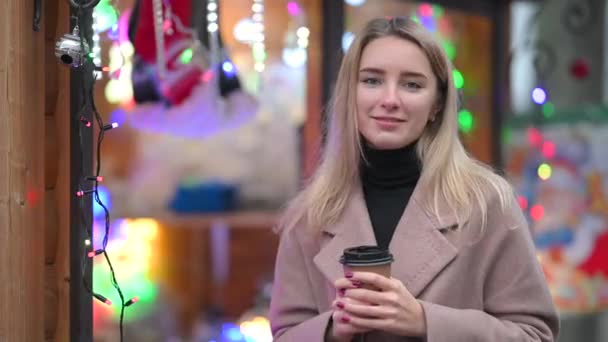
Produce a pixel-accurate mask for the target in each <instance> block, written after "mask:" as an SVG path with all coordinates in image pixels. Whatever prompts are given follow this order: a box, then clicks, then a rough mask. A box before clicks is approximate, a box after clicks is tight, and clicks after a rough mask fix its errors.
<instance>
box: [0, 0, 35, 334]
mask: <svg viewBox="0 0 608 342" xmlns="http://www.w3.org/2000/svg"><path fill="white" fill-rule="evenodd" d="M33 6H34V1H24V0H2V1H0V13H2V15H3V20H0V341H44V328H43V315H44V306H43V303H44V300H43V293H44V229H43V227H44V225H43V218H44V201H43V199H44V167H43V165H44V121H45V120H44V77H45V76H44V51H43V47H44V32H43V31H40V32H34V31H33V28H32V24H33V11H34V8H33Z"/></svg>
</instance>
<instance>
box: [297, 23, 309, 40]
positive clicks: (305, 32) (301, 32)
mask: <svg viewBox="0 0 608 342" xmlns="http://www.w3.org/2000/svg"><path fill="white" fill-rule="evenodd" d="M296 35H297V36H298V37H299V38H308V36H310V30H309V29H308V27H306V26H302V27H300V28H298V30H297V31H296Z"/></svg>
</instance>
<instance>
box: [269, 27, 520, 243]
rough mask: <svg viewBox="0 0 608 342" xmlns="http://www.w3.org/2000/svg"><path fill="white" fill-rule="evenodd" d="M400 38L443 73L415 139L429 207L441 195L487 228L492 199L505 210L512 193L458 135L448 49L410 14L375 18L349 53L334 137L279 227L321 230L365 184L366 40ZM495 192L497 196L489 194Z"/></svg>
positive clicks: (334, 110) (338, 90) (463, 217)
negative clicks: (359, 114) (361, 83)
mask: <svg viewBox="0 0 608 342" xmlns="http://www.w3.org/2000/svg"><path fill="white" fill-rule="evenodd" d="M387 36H392V37H399V38H402V39H406V40H408V41H411V42H414V43H415V44H417V45H418V46H419V47H420V48H421V49H422V50H423V51H424V53H425V54H426V56H427V58H428V59H429V62H430V64H431V67H432V70H433V73H434V74H435V76H436V77H437V81H438V82H437V83H438V87H439V89H438V94H439V98H438V101H440V104H441V107H440V111H439V112H438V113H437V116H436V118H435V120H434V121H433V122H429V124H428V125H427V127H425V129H424V132H423V133H422V136H421V137H420V139H419V140H418V143H417V154H418V157H419V159H420V161H421V165H422V172H421V176H420V179H419V181H418V182H419V183H418V186H423V187H425V188H426V189H429V190H430V191H431V196H430V199H431V201H430V202H432V203H423V205H424V207H425V209H427V210H429V212H431V213H435V214H436V215H438V210H439V208H438V203H439V199H440V198H443V199H444V200H445V202H447V203H448V204H449V205H450V209H451V210H452V211H453V212H454V213H455V215H456V217H457V219H458V221H459V222H460V223H463V222H465V221H467V220H468V219H470V218H471V216H472V215H473V214H474V213H475V209H479V210H480V211H481V217H482V220H483V222H484V223H482V227H483V226H484V225H485V217H486V213H487V208H488V205H487V203H488V202H489V200H490V197H494V196H495V194H498V198H499V200H500V204H501V206H502V207H503V208H505V207H506V206H507V203H508V202H509V196H512V190H511V187H510V185H509V184H508V183H507V182H506V181H505V180H504V179H503V178H502V177H500V176H499V175H497V174H495V173H494V172H493V171H492V170H491V169H490V168H488V167H487V166H486V165H484V164H482V163H481V162H479V161H477V160H475V159H473V158H471V157H470V156H469V155H468V154H467V152H466V151H465V148H464V146H463V145H462V143H461V142H460V139H459V137H458V120H457V111H458V103H457V102H458V99H457V92H456V88H455V87H454V82H453V79H452V66H451V63H450V62H449V60H448V58H447V56H446V55H445V53H444V52H443V49H442V48H441V47H440V46H439V44H438V43H437V42H436V40H435V39H434V38H433V37H432V36H431V34H430V33H429V32H428V31H427V30H426V29H424V28H423V27H422V26H420V25H419V24H417V23H416V22H414V21H412V20H410V19H408V18H380V19H374V20H372V21H370V22H369V23H368V24H367V25H366V27H365V28H364V30H363V32H362V33H361V34H359V35H358V36H357V38H356V39H355V40H354V41H353V43H352V45H351V46H350V48H349V49H348V51H347V53H346V54H345V56H344V59H343V61H342V65H341V67H340V71H339V73H338V78H337V82H336V86H335V89H334V94H333V98H332V102H331V107H330V111H328V112H329V114H330V115H331V116H330V121H329V126H328V132H327V133H328V135H327V140H326V145H325V147H324V151H323V156H322V158H321V161H320V164H319V166H318V168H317V170H316V172H315V173H314V175H313V176H312V177H311V179H310V181H309V183H308V185H307V186H306V187H305V188H304V189H303V190H302V191H301V192H300V193H299V194H298V195H297V196H296V197H295V198H294V199H293V200H292V201H291V202H290V203H289V205H288V207H287V209H286V211H285V213H284V215H283V217H282V220H281V222H280V224H279V226H278V230H283V229H286V228H289V227H292V226H294V225H296V223H298V222H305V225H306V226H308V227H309V228H312V229H313V230H315V231H318V230H319V229H320V228H321V227H322V226H324V225H328V224H332V223H335V222H336V221H337V220H338V219H339V218H340V215H341V214H342V212H343V209H344V208H345V206H346V203H347V202H348V200H349V196H350V194H351V190H352V189H353V181H355V182H358V181H359V163H360V162H361V157H362V141H361V138H360V134H359V129H358V126H357V120H356V110H357V109H356V101H355V100H356V98H355V97H356V87H357V82H358V74H359V70H358V69H359V64H360V60H361V54H362V52H363V50H364V49H365V47H366V46H367V44H369V43H370V42H371V41H372V40H374V39H377V38H381V37H387ZM488 189H493V190H494V193H492V192H490V191H488Z"/></svg>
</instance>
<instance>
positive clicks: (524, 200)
mask: <svg viewBox="0 0 608 342" xmlns="http://www.w3.org/2000/svg"><path fill="white" fill-rule="evenodd" d="M517 202H519V207H520V208H521V209H522V210H526V209H527V208H528V199H527V198H525V197H524V196H517Z"/></svg>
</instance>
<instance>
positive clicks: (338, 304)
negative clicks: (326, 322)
mask: <svg viewBox="0 0 608 342" xmlns="http://www.w3.org/2000/svg"><path fill="white" fill-rule="evenodd" d="M336 306H337V307H339V308H340V309H344V303H342V302H337V303H336Z"/></svg>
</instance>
